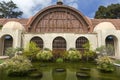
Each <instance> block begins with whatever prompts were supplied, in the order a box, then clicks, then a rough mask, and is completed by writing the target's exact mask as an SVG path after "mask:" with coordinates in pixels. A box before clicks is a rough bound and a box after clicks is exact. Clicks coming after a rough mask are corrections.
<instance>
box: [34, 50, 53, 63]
mask: <svg viewBox="0 0 120 80" xmlns="http://www.w3.org/2000/svg"><path fill="white" fill-rule="evenodd" d="M36 57H37V59H38V60H42V61H49V60H51V59H52V57H53V54H52V51H51V50H49V49H47V48H45V49H43V50H41V51H40V52H39V53H38V54H37V55H36Z"/></svg>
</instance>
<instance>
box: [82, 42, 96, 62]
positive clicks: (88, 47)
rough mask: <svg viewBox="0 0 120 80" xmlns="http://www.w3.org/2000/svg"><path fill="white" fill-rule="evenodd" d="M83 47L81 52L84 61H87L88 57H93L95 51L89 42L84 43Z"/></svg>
mask: <svg viewBox="0 0 120 80" xmlns="http://www.w3.org/2000/svg"><path fill="white" fill-rule="evenodd" d="M83 47H84V49H85V50H84V53H83V58H85V59H86V61H89V60H90V59H94V58H95V56H96V53H95V52H94V51H93V50H92V49H91V45H90V43H89V42H87V43H85V44H84V45H83Z"/></svg>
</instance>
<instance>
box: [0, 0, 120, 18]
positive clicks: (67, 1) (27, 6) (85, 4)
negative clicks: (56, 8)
mask: <svg viewBox="0 0 120 80" xmlns="http://www.w3.org/2000/svg"><path fill="white" fill-rule="evenodd" d="M1 1H6V2H7V1H10V0H0V2H1ZM12 1H13V2H14V3H15V4H16V5H17V6H18V7H19V9H20V10H21V11H23V13H24V14H23V16H22V17H23V18H29V17H31V16H34V15H35V14H36V13H37V12H39V11H40V10H41V9H43V8H45V7H47V6H50V5H55V4H56V2H57V0H12ZM62 1H63V3H64V5H69V6H72V7H74V8H76V9H78V10H79V11H80V12H81V13H82V14H83V15H85V16H87V17H89V18H94V15H95V12H96V11H97V10H98V7H99V6H108V5H110V4H115V3H119V4H120V0H62Z"/></svg>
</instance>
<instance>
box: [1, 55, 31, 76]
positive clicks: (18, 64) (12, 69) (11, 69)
mask: <svg viewBox="0 0 120 80" xmlns="http://www.w3.org/2000/svg"><path fill="white" fill-rule="evenodd" d="M31 67H32V64H31V61H30V60H28V59H27V58H26V57H23V56H20V55H19V56H18V55H16V56H14V57H13V58H11V59H9V60H6V61H5V62H4V63H2V64H1V65H0V68H2V69H4V70H5V72H6V73H7V74H8V75H17V76H19V75H20V76H21V75H22V76H24V75H26V73H27V72H28V71H29V70H30V69H31Z"/></svg>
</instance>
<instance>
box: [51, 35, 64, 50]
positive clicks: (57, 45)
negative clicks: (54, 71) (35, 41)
mask: <svg viewBox="0 0 120 80" xmlns="http://www.w3.org/2000/svg"><path fill="white" fill-rule="evenodd" d="M54 49H62V50H66V40H65V39H64V38H62V37H56V38H55V39H54V40H53V50H54Z"/></svg>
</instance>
